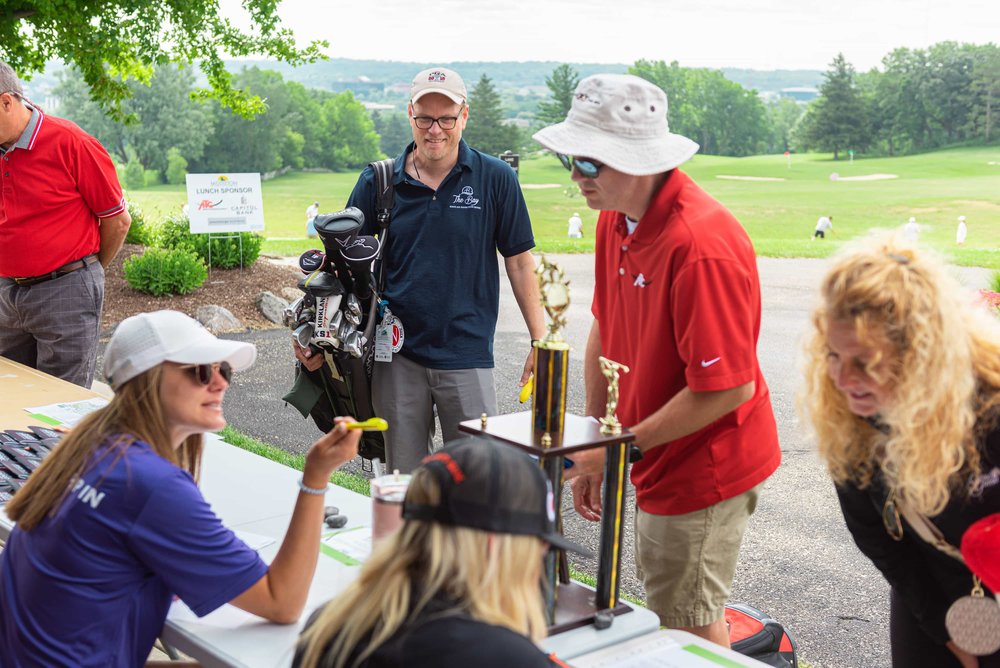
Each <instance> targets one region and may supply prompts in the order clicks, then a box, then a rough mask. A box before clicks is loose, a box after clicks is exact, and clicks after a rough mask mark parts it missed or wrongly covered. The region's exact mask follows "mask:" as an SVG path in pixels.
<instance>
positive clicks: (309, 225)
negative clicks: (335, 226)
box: [306, 202, 319, 239]
mask: <svg viewBox="0 0 1000 668" xmlns="http://www.w3.org/2000/svg"><path fill="white" fill-rule="evenodd" d="M318 215H319V202H313V203H312V204H311V205H309V208H308V209H306V236H307V237H309V238H310V239H315V238H316V216H318Z"/></svg>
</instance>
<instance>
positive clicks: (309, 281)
mask: <svg viewBox="0 0 1000 668" xmlns="http://www.w3.org/2000/svg"><path fill="white" fill-rule="evenodd" d="M298 286H299V290H302V292H306V293H308V294H311V295H312V296H313V297H316V298H317V299H319V298H320V297H335V296H339V295H342V294H344V292H345V290H344V284H343V283H341V282H340V280H339V279H338V278H337V277H336V276H334V275H333V274H331V273H329V272H326V271H314V272H313V273H311V274H309V275H308V276H306V277H305V278H301V279H299V282H298ZM339 303H340V302H338V305H339Z"/></svg>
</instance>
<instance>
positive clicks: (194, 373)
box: [180, 362, 233, 385]
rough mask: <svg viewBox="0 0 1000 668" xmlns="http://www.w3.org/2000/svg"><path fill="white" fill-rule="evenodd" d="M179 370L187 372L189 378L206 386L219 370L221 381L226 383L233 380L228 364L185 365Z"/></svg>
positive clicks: (231, 370)
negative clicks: (189, 375)
mask: <svg viewBox="0 0 1000 668" xmlns="http://www.w3.org/2000/svg"><path fill="white" fill-rule="evenodd" d="M180 368H181V369H183V370H185V371H187V372H189V373H190V374H191V377H192V378H194V379H195V380H197V381H198V382H199V383H201V384H202V385H208V384H209V383H211V382H212V376H213V375H214V374H215V370H216V369H218V370H219V374H220V375H221V376H222V379H223V380H225V381H226V382H227V383H228V382H229V381H231V380H232V379H233V367H231V366H230V365H229V362H216V363H215V364H185V365H184V366H182V367H180Z"/></svg>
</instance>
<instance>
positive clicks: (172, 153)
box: [166, 147, 188, 186]
mask: <svg viewBox="0 0 1000 668" xmlns="http://www.w3.org/2000/svg"><path fill="white" fill-rule="evenodd" d="M187 168H188V161H187V160H185V159H184V156H183V155H181V152H180V151H179V150H178V149H177V147H173V148H171V149H170V150H169V151H167V173H166V176H167V183H169V184H170V185H173V186H176V185H180V184H182V183H184V182H185V181H186V177H187Z"/></svg>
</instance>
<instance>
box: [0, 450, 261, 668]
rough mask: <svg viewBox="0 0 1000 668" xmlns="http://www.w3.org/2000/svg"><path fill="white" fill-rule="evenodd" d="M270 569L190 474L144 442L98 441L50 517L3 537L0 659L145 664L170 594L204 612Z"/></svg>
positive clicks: (5, 662)
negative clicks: (115, 447) (122, 445)
mask: <svg viewBox="0 0 1000 668" xmlns="http://www.w3.org/2000/svg"><path fill="white" fill-rule="evenodd" d="M266 572H267V565H266V564H265V563H264V562H263V561H262V560H261V559H260V557H259V556H258V555H257V553H256V552H254V551H253V550H251V549H250V548H249V547H247V546H246V544H245V543H243V541H241V540H240V539H239V538H237V537H236V536H235V535H234V534H233V532H232V531H230V530H229V529H227V528H226V527H224V526H223V525H222V522H221V521H220V520H219V518H218V517H217V516H216V515H215V513H214V512H212V509H211V508H210V507H209V505H208V503H207V502H206V501H205V499H204V497H202V495H201V492H200V491H199V490H198V487H197V486H196V485H195V482H194V480H193V479H192V478H191V475H190V474H189V473H187V472H186V471H183V470H181V469H179V468H178V467H177V466H175V465H173V464H171V463H170V462H168V461H167V460H165V459H163V458H162V457H160V456H158V455H157V454H156V453H155V452H153V450H152V449H151V448H150V446H149V445H147V444H146V443H143V442H136V443H133V444H132V445H131V446H129V447H128V448H126V449H125V451H124V453H121V452H120V451H119V452H112V451H110V449H109V448H108V447H106V446H105V447H102V448H101V449H100V450H99V451H98V452H97V454H95V456H94V460H93V461H92V465H91V466H90V467H89V470H88V471H87V472H86V473H84V475H83V476H82V479H81V480H80V481H79V482H78V483H76V484H75V485H74V486H73V487H72V488H71V491H70V493H69V494H68V496H67V498H66V500H65V501H64V502H63V504H62V506H61V507H60V508H59V511H58V512H57V513H56V515H55V517H47V518H45V520H43V521H42V522H41V523H40V524H39V525H38V526H36V527H35V528H34V529H32V530H31V531H22V530H20V529H19V528H17V527H15V528H14V531H13V532H12V533H11V536H10V539H9V540H8V541H7V546H6V548H5V549H4V551H3V556H2V560H0V647H2V648H3V650H2V652H0V664H2V665H4V666H8V665H10V666H35V665H45V666H63V665H66V666H70V665H72V666H101V667H102V668H109V667H111V666H141V665H143V664H144V663H145V661H146V658H147V656H148V654H149V651H150V649H151V648H152V646H153V642H154V641H155V639H156V637H157V636H158V635H159V633H160V631H161V630H162V628H163V623H164V621H165V620H166V616H167V610H168V608H169V607H170V602H171V599H172V597H173V595H175V594H176V595H177V596H179V597H180V598H181V599H182V600H183V601H184V602H185V603H186V604H187V605H188V607H190V608H191V610H193V611H194V612H195V614H197V615H198V616H203V615H207V614H208V613H210V612H212V611H213V610H215V609H216V608H218V607H219V606H221V605H222V604H224V603H227V602H229V601H230V600H232V599H234V598H236V597H237V596H239V595H240V594H242V593H243V592H244V591H246V590H247V589H249V588H250V586H251V585H253V584H254V583H255V582H257V581H258V580H259V579H260V578H261V577H263V576H264V574H265V573H266Z"/></svg>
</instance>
